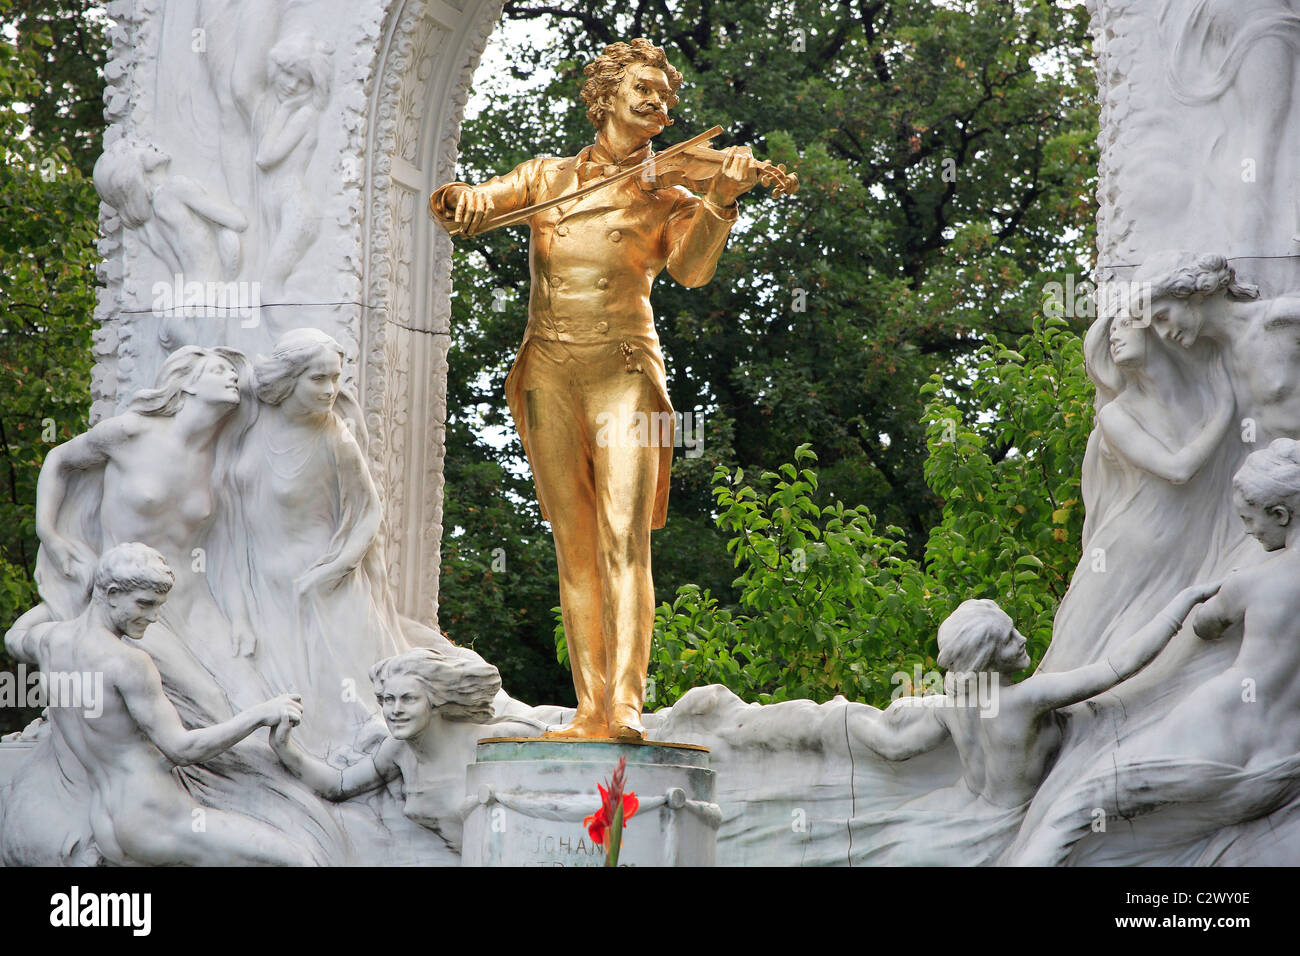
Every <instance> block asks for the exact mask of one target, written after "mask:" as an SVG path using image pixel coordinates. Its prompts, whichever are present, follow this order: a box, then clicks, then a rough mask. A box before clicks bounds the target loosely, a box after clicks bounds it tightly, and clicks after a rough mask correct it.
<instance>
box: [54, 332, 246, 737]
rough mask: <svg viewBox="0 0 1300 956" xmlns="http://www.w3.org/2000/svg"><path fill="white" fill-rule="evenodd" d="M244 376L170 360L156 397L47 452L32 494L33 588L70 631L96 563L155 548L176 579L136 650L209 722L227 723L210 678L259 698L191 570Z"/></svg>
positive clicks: (213, 358)
mask: <svg viewBox="0 0 1300 956" xmlns="http://www.w3.org/2000/svg"><path fill="white" fill-rule="evenodd" d="M243 365H244V358H243V356H242V355H241V354H240V353H239V352H235V351H233V350H230V349H202V348H197V347H194V346H186V347H185V348H181V349H178V350H177V351H175V352H173V353H172V354H171V355H170V356H169V357H168V359H167V361H166V362H165V363H164V364H163V366H162V368H161V369H160V370H159V373H158V378H157V387H155V388H152V389H146V390H144V391H142V392H139V393H137V394H136V395H135V396H134V397H133V398H132V400H131V401H130V403H129V404H128V406H127V411H126V412H124V413H123V414H121V415H118V416H115V417H113V418H109V419H106V420H104V421H102V422H100V423H99V424H97V425H95V426H94V427H93V428H91V429H90V430H89V431H88V432H86V433H85V434H83V435H78V436H77V437H75V438H73V439H71V440H69V441H67V442H65V443H64V444H62V445H59V446H58V447H57V448H55V449H53V450H52V451H51V452H50V453H49V455H48V456H47V457H46V459H45V463H44V465H43V466H42V467H41V474H40V479H39V481H38V484H37V497H36V500H37V505H36V533H37V535H38V536H39V537H40V539H41V549H40V552H39V554H38V557H37V567H36V579H37V583H38V585H39V587H40V592H41V598H42V600H43V601H44V603H45V605H46V606H47V607H48V612H49V614H50V616H51V617H52V618H54V619H61V620H67V619H71V618H74V617H76V616H78V615H79V614H80V613H81V612H82V611H83V610H84V609H85V606H86V603H87V602H88V601H89V599H90V594H91V583H92V582H91V579H92V575H93V571H94V568H95V565H96V563H97V562H98V560H99V555H100V554H101V553H102V552H104V551H105V550H107V549H108V548H111V547H113V546H114V545H116V544H119V543H121V542H123V541H139V540H142V539H143V540H146V541H149V542H152V545H151V546H152V547H156V548H157V549H158V550H159V551H160V552H161V553H162V554H163V556H164V559H165V560H166V561H167V562H168V565H169V566H171V567H175V568H178V569H180V573H179V576H178V578H177V579H176V584H175V587H174V589H173V590H172V593H171V599H170V601H169V602H168V608H167V611H166V612H164V614H163V617H162V624H163V625H164V626H163V627H162V628H161V629H160V628H153V629H151V630H150V632H149V635H148V636H147V637H146V638H145V644H144V646H145V647H146V649H148V650H149V652H150V653H151V654H153V655H154V656H155V659H156V660H157V661H158V666H159V669H160V670H161V671H162V672H163V675H164V677H165V678H166V680H167V684H168V691H169V693H172V694H173V695H174V696H175V697H178V698H180V699H183V700H184V701H185V702H186V706H188V705H189V704H193V705H194V706H195V707H196V708H197V710H196V711H194V712H189V711H187V716H191V717H205V718H206V719H214V718H218V717H222V716H226V715H228V714H229V712H230V711H229V708H230V704H229V703H227V701H226V700H225V698H224V697H223V696H222V694H221V692H220V690H218V686H217V684H216V683H215V682H214V681H213V678H212V676H211V675H212V674H218V673H224V674H225V675H226V677H227V679H226V680H225V681H224V682H223V683H224V684H225V688H226V689H227V690H230V689H234V690H235V691H236V693H235V696H236V697H237V698H238V697H241V696H245V697H248V698H249V699H253V698H255V697H260V696H262V694H263V692H264V691H263V688H262V685H261V684H260V682H258V681H257V680H256V677H255V675H252V673H251V671H248V670H247V665H244V667H243V668H235V667H234V665H233V658H234V656H235V654H236V653H237V652H239V651H241V650H244V649H242V648H239V647H236V646H232V644H231V641H232V636H231V630H230V626H229V623H228V622H227V621H226V619H225V618H224V617H223V616H222V615H221V613H220V612H219V610H218V609H217V607H216V605H215V604H214V603H213V601H212V596H211V593H210V591H209V586H208V581H209V579H208V575H207V573H206V570H207V569H206V566H205V564H206V558H205V559H204V561H203V562H202V563H200V564H197V565H196V561H198V558H197V557H196V549H199V550H198V555H200V556H202V555H203V554H204V552H203V550H202V549H203V545H204V543H205V532H206V531H207V529H208V527H209V525H210V523H211V518H212V514H213V510H214V507H215V500H216V494H215V491H214V473H215V472H216V462H217V457H218V455H217V446H218V443H219V438H220V437H221V435H222V432H223V429H224V428H225V427H226V425H227V423H228V422H229V420H230V417H231V415H232V413H234V412H235V410H236V409H237V407H238V405H239V400H240V393H239V385H238V380H239V369H240V368H241V367H243ZM160 630H161V632H160ZM200 661H201V662H202V663H203V665H204V666H205V667H206V672H205V670H204V669H203V667H200V666H199V663H198V662H200ZM228 662H231V663H228ZM236 671H238V674H237V675H236V673H235V672H236ZM241 685H242V686H241ZM241 692H242V693H241Z"/></svg>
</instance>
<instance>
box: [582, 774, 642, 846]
mask: <svg viewBox="0 0 1300 956" xmlns="http://www.w3.org/2000/svg"><path fill="white" fill-rule="evenodd" d="M626 776H627V758H626V757H620V758H619V760H618V769H617V770H615V771H614V776H613V778H612V779H611V780H610V782H609V789H608V790H606V789H605V787H604V785H602V784H599V783H598V784H596V789H597V790H599V791H600V809H599V810H597V811H596V812H595V813H593V814H591V816H589V817H587V818H586V819H585V820H583V821H582V824H583V826H585V827H586V828H587V834H588V835H589V836H590V837H591V840H592V842H593V843H596V844H599V845H601V846H603V845H604V843H605V833H606V831H607V830H608V829H609V828H610V827H611V826H613V825H614V812H615V810H616V809H617V808H618V802H619V800H620V798H621V800H622V803H623V822H624V823H625V824H626V823H627V821H628V820H631V819H632V814H634V813H636V811H637V808H638V807H640V806H641V801H639V800H637V798H636V794H635V793H634V792H633V791H631V790H629V791H628V792H627V793H624V792H623V782H624V780H625V779H626Z"/></svg>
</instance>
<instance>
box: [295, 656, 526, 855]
mask: <svg viewBox="0 0 1300 956" xmlns="http://www.w3.org/2000/svg"><path fill="white" fill-rule="evenodd" d="M370 680H371V683H372V685H373V687H374V692H375V697H376V699H377V700H378V701H379V704H380V707H381V708H382V709H383V713H384V721H385V722H386V723H387V725H388V732H389V736H388V737H387V738H386V739H385V740H384V741H383V743H382V744H380V746H379V748H378V750H376V751H375V752H374V753H373V754H371V755H368V756H366V757H363V758H362V759H361V760H360V761H359V762H357V763H355V764H353V765H352V766H350V767H347V768H346V769H344V770H338V769H336V768H334V767H330V766H327V765H326V764H325V763H324V762H322V761H320V760H316V759H314V758H313V757H310V756H309V755H307V754H306V753H304V752H303V751H302V750H301V749H300V748H299V747H298V746H297V744H295V743H294V741H293V740H292V739H291V737H290V729H291V727H292V725H293V722H292V721H289V720H285V721H283V722H281V723H280V724H278V725H277V726H276V727H275V729H274V730H273V731H272V733H271V746H272V747H273V748H274V749H275V752H276V754H277V755H278V756H279V758H280V760H281V761H282V762H283V763H284V765H285V766H286V767H287V768H289V771H290V772H291V773H293V774H294V776H296V777H299V778H300V779H302V780H303V781H304V782H305V783H307V785H308V786H310V787H312V788H313V789H314V790H316V791H317V792H318V793H320V794H321V795H322V796H324V797H326V798H328V799H330V800H348V799H350V798H352V797H355V796H357V795H359V794H362V793H366V792H368V791H371V790H376V789H378V788H379V787H382V786H384V785H385V784H387V783H389V782H390V781H394V780H401V784H402V795H403V800H404V812H405V814H406V816H407V817H409V818H410V819H412V820H414V821H415V822H417V823H419V824H421V825H422V826H425V827H428V828H429V829H431V830H435V831H436V832H437V833H438V834H439V835H440V836H442V838H443V839H444V840H446V841H447V843H448V845H449V846H450V847H451V848H452V849H454V850H456V851H459V850H460V843H461V818H460V812H459V807H460V804H461V801H462V800H463V799H464V793H463V786H464V780H465V765H466V764H467V763H472V762H473V759H474V747H475V745H476V744H477V743H478V741H479V740H481V739H483V738H485V737H500V736H512V735H513V736H537V735H538V734H539V733H540V732H541V730H542V729H543V728H542V727H541V726H540V725H537V724H534V723H532V722H529V721H527V720H523V719H519V718H497V719H493V717H492V713H493V708H492V698H493V696H494V695H495V693H496V690H497V689H498V688H499V687H500V678H499V676H497V673H496V668H494V667H491V665H486V664H477V665H476V664H474V663H473V662H472V661H469V660H466V659H464V658H450V657H447V656H446V655H443V654H440V653H438V652H436V651H432V650H429V649H427V648H417V649H415V650H412V651H407V652H406V653H404V654H399V655H397V656H396V657H390V658H388V659H387V660H383V661H380V662H379V663H378V664H376V665H375V666H374V667H373V668H372V669H371V671H370Z"/></svg>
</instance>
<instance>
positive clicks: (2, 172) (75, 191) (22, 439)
mask: <svg viewBox="0 0 1300 956" xmlns="http://www.w3.org/2000/svg"><path fill="white" fill-rule="evenodd" d="M34 6H36V5H34V4H14V3H10V2H9V0H0V24H5V25H6V26H7V27H12V26H13V25H14V24H15V23H16V24H17V26H18V29H16V30H6V31H5V32H4V33H3V34H0V44H3V47H4V56H3V58H0V143H2V144H3V149H4V153H5V156H4V159H5V161H4V164H3V166H0V218H2V219H3V220H4V223H5V228H4V229H3V230H0V381H3V383H4V386H3V389H2V390H0V623H3V624H4V625H5V626H7V625H8V623H9V622H12V621H13V620H14V619H15V618H17V617H18V616H19V615H20V614H21V613H22V612H24V611H26V610H27V609H28V608H29V607H32V606H33V605H35V604H36V603H37V602H38V600H39V598H38V596H37V593H36V586H35V583H34V581H33V580H32V570H33V568H34V565H35V561H36V529H35V502H36V479H37V476H38V475H39V473H40V466H41V462H42V461H43V460H44V458H45V454H46V452H47V451H48V450H49V449H50V448H51V447H53V445H55V444H58V443H60V442H63V441H66V440H68V439H69V438H71V437H72V436H73V435H75V434H77V433H78V432H81V431H84V430H85V428H86V424H87V419H86V415H87V412H88V410H89V405H90V367H91V364H92V360H91V353H90V345H91V328H92V325H93V316H94V308H95V289H94V283H95V279H94V270H95V263H96V262H97V260H98V254H97V253H96V250H95V238H96V236H97V233H98V221H97V220H98V212H99V200H98V198H97V197H96V195H95V192H94V188H93V187H92V186H91V184H90V183H89V181H88V180H87V178H86V176H85V175H84V174H83V172H82V169H81V168H80V167H79V165H78V162H77V159H76V155H77V154H79V153H80V151H81V149H82V140H83V139H84V138H85V136H87V135H90V136H93V138H94V141H95V142H96V143H97V142H98V135H99V132H98V131H101V130H102V129H103V119H102V117H101V118H99V120H98V126H97V127H95V126H94V125H93V123H92V125H91V128H90V129H89V130H87V129H83V128H80V127H78V132H77V133H76V135H71V133H70V127H68V126H66V125H63V123H62V121H61V120H60V121H59V122H55V121H54V120H49V121H48V122H46V123H45V124H43V125H40V126H38V125H37V123H36V121H35V117H36V115H37V113H36V111H35V108H34V106H33V104H37V103H41V102H52V101H49V100H48V91H49V88H50V84H51V83H52V82H55V81H54V80H53V79H52V78H51V77H52V74H50V73H49V72H48V71H49V69H50V64H51V63H52V62H54V61H53V59H52V58H53V56H54V53H53V52H52V51H54V50H55V49H56V46H57V42H58V40H57V38H58V37H59V36H60V35H61V34H59V32H58V31H57V30H55V29H53V28H52V26H51V25H50V24H49V23H42V22H41V21H40V20H39V19H37V18H34V17H32V16H28V14H29V13H30V11H31V8H32V7H34ZM78 15H80V14H78ZM87 29H91V28H89V27H88V28H87ZM11 36H12V37H13V39H10V37H11ZM101 44H102V37H101ZM62 52H63V55H61V56H60V57H59V62H60V63H63V64H70V63H71V60H72V58H71V57H68V56H66V54H67V52H68V51H67V50H66V49H65V50H64V51H62ZM68 75H69V76H72V77H74V79H73V80H70V82H75V83H77V84H85V83H90V82H91V80H90V79H89V77H90V76H92V75H93V71H92V73H90V74H87V73H85V72H83V65H82V64H75V65H72V66H69V73H68ZM98 82H99V83H100V84H101V86H100V89H101V90H102V81H98ZM79 89H80V95H82V96H86V97H89V96H91V95H92V93H94V90H90V89H86V88H85V87H84V86H81V87H79ZM57 115H59V114H58V109H55V110H54V113H52V114H51V116H57ZM65 135H67V136H68V138H67V139H65V138H64V137H65ZM0 664H4V665H5V666H8V664H9V662H8V661H7V660H5V659H4V658H3V656H2V655H0ZM30 716H31V715H30V714H26V713H23V714H15V713H13V712H7V713H5V715H4V716H3V718H0V723H2V724H3V726H4V729H9V730H12V729H16V727H15V726H14V725H15V723H17V722H21V721H22V720H24V719H26V718H27V717H30Z"/></svg>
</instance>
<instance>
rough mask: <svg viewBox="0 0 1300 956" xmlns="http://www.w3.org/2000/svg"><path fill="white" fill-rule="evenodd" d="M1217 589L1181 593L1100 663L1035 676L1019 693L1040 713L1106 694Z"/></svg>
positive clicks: (1144, 661) (1141, 664)
mask: <svg viewBox="0 0 1300 956" xmlns="http://www.w3.org/2000/svg"><path fill="white" fill-rule="evenodd" d="M1218 589H1219V584H1218V583H1217V582H1216V583H1215V584H1211V585H1198V586H1195V587H1190V588H1186V589H1184V590H1183V591H1181V592H1179V593H1178V595H1177V596H1175V597H1174V599H1173V600H1172V601H1170V602H1169V603H1168V604H1166V605H1165V606H1164V608H1162V609H1161V610H1160V612H1159V613H1158V614H1156V617H1155V620H1153V621H1152V622H1151V623H1150V624H1148V625H1147V626H1146V627H1144V628H1142V630H1140V631H1138V632H1137V633H1136V634H1134V635H1133V636H1132V637H1130V638H1129V639H1128V640H1127V641H1125V642H1124V643H1123V644H1122V645H1120V646H1119V647H1118V648H1116V650H1114V651H1113V652H1112V653H1111V654H1109V655H1107V657H1106V658H1105V659H1104V660H1100V661H1098V662H1097V663H1095V664H1088V665H1086V666H1084V667H1076V668H1075V669H1074V670H1070V671H1063V672H1060V673H1052V674H1039V673H1036V674H1034V675H1033V676H1032V677H1030V678H1029V679H1028V680H1026V681H1024V682H1023V683H1022V684H1020V687H1022V688H1023V693H1025V694H1026V695H1028V698H1029V701H1030V703H1031V705H1032V706H1033V709H1034V710H1036V711H1037V712H1040V713H1042V712H1046V711H1050V710H1055V709H1057V708H1058V707H1065V706H1068V705H1069V704H1077V703H1078V702H1079V701H1082V700H1087V699H1088V698H1090V697H1095V696H1097V695H1098V694H1100V693H1102V692H1103V691H1108V690H1110V689H1111V688H1112V687H1114V686H1115V685H1116V684H1119V683H1120V682H1122V681H1125V680H1128V679H1129V678H1130V677H1132V676H1133V675H1134V674H1136V673H1137V672H1138V671H1140V670H1141V669H1142V668H1144V667H1146V665H1147V664H1149V663H1150V662H1151V660H1152V659H1153V658H1154V657H1155V656H1156V655H1157V654H1159V653H1160V651H1161V650H1163V649H1164V647H1165V645H1166V644H1168V643H1169V641H1170V640H1171V639H1172V638H1173V636H1174V635H1175V634H1177V633H1178V631H1179V630H1180V629H1181V628H1182V626H1183V621H1184V620H1186V618H1187V615H1188V614H1190V613H1191V611H1192V608H1193V607H1195V606H1196V605H1197V604H1199V603H1200V602H1201V601H1204V600H1205V599H1206V598H1208V597H1210V596H1211V595H1213V594H1214V593H1215V592H1217V591H1218Z"/></svg>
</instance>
